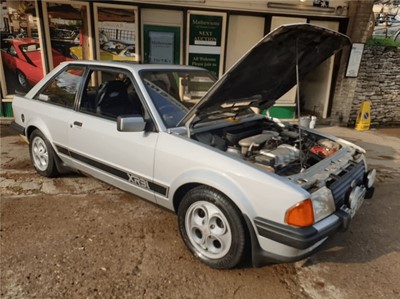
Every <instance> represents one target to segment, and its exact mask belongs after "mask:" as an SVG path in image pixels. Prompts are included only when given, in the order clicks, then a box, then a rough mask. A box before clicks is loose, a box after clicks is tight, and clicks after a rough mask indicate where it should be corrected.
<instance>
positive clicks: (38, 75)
mask: <svg viewBox="0 0 400 299" xmlns="http://www.w3.org/2000/svg"><path fill="white" fill-rule="evenodd" d="M52 53H53V65H54V67H56V66H57V65H59V64H60V63H61V62H63V61H66V60H73V59H71V58H68V57H65V56H64V55H62V54H61V53H60V52H58V51H57V50H54V49H52ZM1 58H2V60H3V64H4V66H5V67H6V68H8V69H9V70H11V71H12V72H14V73H16V75H17V79H18V83H19V84H20V85H21V87H22V88H23V89H28V88H29V86H32V85H35V84H36V83H37V82H39V81H40V80H41V79H42V78H43V75H44V74H43V66H42V56H41V50H40V44H39V41H38V40H36V39H33V38H15V39H6V40H3V41H2V43H1Z"/></svg>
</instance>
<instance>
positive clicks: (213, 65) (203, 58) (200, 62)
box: [189, 53, 220, 77]
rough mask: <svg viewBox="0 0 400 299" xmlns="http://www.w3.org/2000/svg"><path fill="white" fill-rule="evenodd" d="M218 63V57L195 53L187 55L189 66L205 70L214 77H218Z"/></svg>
mask: <svg viewBox="0 0 400 299" xmlns="http://www.w3.org/2000/svg"><path fill="white" fill-rule="evenodd" d="M219 62H220V57H219V55H212V54H197V53H190V54H189V65H193V66H197V67H202V68H204V69H207V70H209V71H210V72H211V73H213V74H214V76H215V77H218V70H219Z"/></svg>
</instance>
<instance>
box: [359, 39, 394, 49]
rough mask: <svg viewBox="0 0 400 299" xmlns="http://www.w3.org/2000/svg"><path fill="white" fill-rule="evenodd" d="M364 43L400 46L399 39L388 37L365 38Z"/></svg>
mask: <svg viewBox="0 0 400 299" xmlns="http://www.w3.org/2000/svg"><path fill="white" fill-rule="evenodd" d="M366 44H367V45H372V46H385V47H400V41H399V40H393V39H390V38H370V39H369V40H367V43H366Z"/></svg>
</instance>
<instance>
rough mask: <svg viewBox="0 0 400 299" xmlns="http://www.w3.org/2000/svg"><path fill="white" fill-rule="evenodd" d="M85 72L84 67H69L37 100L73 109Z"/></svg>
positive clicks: (36, 97) (48, 85)
mask: <svg viewBox="0 0 400 299" xmlns="http://www.w3.org/2000/svg"><path fill="white" fill-rule="evenodd" d="M84 72H85V69H84V68H83V67H78V66H72V67H68V68H67V69H65V70H64V71H63V72H61V73H60V74H58V75H57V76H56V77H55V78H53V79H52V80H51V81H50V82H49V83H48V84H47V85H46V86H45V88H44V89H43V90H41V91H40V92H39V93H38V94H37V95H36V96H35V99H36V100H39V101H43V102H47V103H51V104H55V105H59V106H63V107H67V108H71V109H72V108H73V107H74V103H75V97H76V94H77V92H78V89H79V86H80V85H81V83H82V82H83V80H82V79H83V74H84Z"/></svg>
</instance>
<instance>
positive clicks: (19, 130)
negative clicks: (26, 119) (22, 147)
mask: <svg viewBox="0 0 400 299" xmlns="http://www.w3.org/2000/svg"><path fill="white" fill-rule="evenodd" d="M10 127H11V128H12V129H13V130H14V131H17V133H18V134H20V135H24V136H25V127H23V126H21V125H19V124H17V123H16V122H15V121H13V122H11V124H10Z"/></svg>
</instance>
